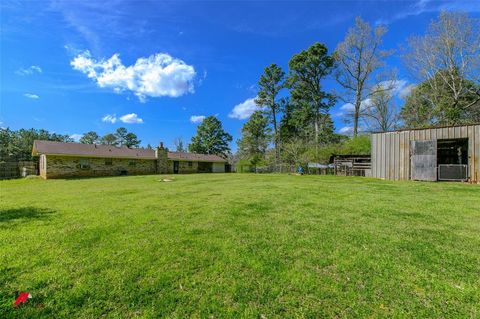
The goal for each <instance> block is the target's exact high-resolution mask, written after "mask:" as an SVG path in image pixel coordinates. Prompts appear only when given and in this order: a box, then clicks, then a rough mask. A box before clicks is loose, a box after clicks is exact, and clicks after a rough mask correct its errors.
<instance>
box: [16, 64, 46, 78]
mask: <svg viewBox="0 0 480 319" xmlns="http://www.w3.org/2000/svg"><path fill="white" fill-rule="evenodd" d="M34 73H42V68H41V67H39V66H38V65H31V66H29V67H28V68H20V69H18V70H17V71H15V74H18V75H22V76H25V75H32V74H34Z"/></svg>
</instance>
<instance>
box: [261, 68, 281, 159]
mask: <svg viewBox="0 0 480 319" xmlns="http://www.w3.org/2000/svg"><path fill="white" fill-rule="evenodd" d="M258 86H259V91H258V96H257V98H256V99H255V103H256V104H257V105H259V106H261V107H265V108H266V112H267V114H268V115H269V119H270V122H271V123H272V126H273V145H274V148H275V159H276V160H277V161H278V159H279V148H278V143H279V137H280V135H279V132H278V125H277V115H278V113H279V112H280V103H279V101H277V96H278V93H279V92H280V90H282V89H283V88H284V87H285V72H283V70H282V69H281V68H280V67H279V66H278V65H276V64H271V65H269V66H268V67H266V68H265V70H264V71H263V74H262V75H261V76H260V80H259V81H258Z"/></svg>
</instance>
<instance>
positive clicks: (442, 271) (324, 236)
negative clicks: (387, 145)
mask: <svg viewBox="0 0 480 319" xmlns="http://www.w3.org/2000/svg"><path fill="white" fill-rule="evenodd" d="M160 179H161V177H160V176H155V175H152V176H132V177H118V178H117V177H115V178H95V179H77V180H48V181H44V180H37V179H30V180H11V181H2V182H0V191H1V193H0V195H1V202H0V318H10V317H14V318H15V317H16V318H39V317H41V318H42V317H43V318H61V317H64V318H99V317H102V316H105V317H107V318H135V317H142V318H150V317H169V318H185V317H199V318H204V317H212V318H225V317H228V318H238V317H245V318H263V317H265V318H275V317H276V318H293V317H309V318H322V317H348V318H358V317H405V318H414V317H416V318H419V317H431V318H479V317H480V187H479V186H478V185H468V184H457V183H418V182H387V181H380V180H373V179H365V178H344V177H334V176H293V175H249V174H204V175H179V176H176V177H175V180H174V181H173V182H161V181H160ZM16 291H28V292H30V293H31V294H32V295H33V298H32V299H31V300H29V301H28V302H27V304H25V305H24V306H23V307H21V308H17V309H14V308H13V307H12V304H13V301H14V298H15V292H16Z"/></svg>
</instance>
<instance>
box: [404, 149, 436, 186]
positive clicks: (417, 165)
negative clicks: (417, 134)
mask: <svg viewBox="0 0 480 319" xmlns="http://www.w3.org/2000/svg"><path fill="white" fill-rule="evenodd" d="M410 168H411V176H410V177H411V179H413V180H417V181H436V180H437V141H436V140H428V141H410Z"/></svg>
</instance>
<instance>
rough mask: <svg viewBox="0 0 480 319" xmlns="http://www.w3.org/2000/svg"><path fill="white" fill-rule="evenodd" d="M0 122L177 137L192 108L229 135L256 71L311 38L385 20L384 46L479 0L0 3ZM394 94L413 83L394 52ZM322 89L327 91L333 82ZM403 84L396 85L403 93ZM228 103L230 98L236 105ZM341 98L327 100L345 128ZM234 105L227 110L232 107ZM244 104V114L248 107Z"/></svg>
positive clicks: (188, 129) (194, 119)
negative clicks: (356, 22) (359, 19)
mask: <svg viewBox="0 0 480 319" xmlns="http://www.w3.org/2000/svg"><path fill="white" fill-rule="evenodd" d="M0 5H1V29H0V35H1V56H0V59H1V68H0V72H1V87H0V99H1V100H0V107H1V109H0V122H1V124H0V125H1V126H2V127H10V128H12V129H19V128H31V127H34V128H45V129H48V130H50V131H54V132H57V133H62V134H69V135H72V136H78V134H82V133H84V132H87V131H90V130H94V131H97V132H98V133H99V134H102V135H103V134H105V133H108V132H112V131H114V130H115V129H116V128H118V127H120V126H124V127H126V128H127V129H128V130H129V131H133V132H135V133H136V134H137V135H138V136H139V138H140V139H141V140H142V145H146V144H147V143H150V144H152V145H158V143H159V141H164V142H165V143H166V145H167V146H170V147H172V146H173V139H174V138H176V137H182V138H183V139H184V141H186V142H188V141H189V140H190V138H191V136H192V135H194V134H195V130H196V127H197V125H198V123H199V122H201V119H202V117H203V116H208V115H216V116H217V117H218V118H219V119H220V120H221V121H222V123H223V125H224V128H225V129H226V130H227V131H228V132H229V133H230V134H232V135H233V136H234V142H233V143H232V148H233V149H235V148H236V146H235V141H236V140H237V139H238V137H239V135H240V129H241V127H242V125H243V124H244V123H245V121H246V120H247V118H248V114H249V113H250V112H251V109H252V107H253V103H252V102H253V100H252V99H253V98H254V97H255V96H256V83H257V80H258V78H259V76H260V74H261V73H262V71H263V68H264V67H265V66H267V65H269V64H271V63H277V64H279V65H280V66H282V67H283V68H284V69H285V70H287V65H288V60H289V59H290V57H291V56H292V55H293V54H295V53H298V52H299V51H301V50H303V49H306V48H307V47H309V46H310V45H311V44H313V43H314V42H321V43H324V44H325V45H327V47H328V48H329V49H330V50H331V51H333V50H334V49H335V47H336V45H337V43H338V42H340V41H341V40H342V39H343V37H344V36H345V33H346V31H347V29H348V28H349V27H351V26H352V25H353V23H354V18H355V16H361V17H362V18H363V19H365V20H367V21H368V22H370V23H372V24H379V23H382V24H386V25H387V26H388V28H389V32H388V33H387V34H386V36H385V38H384V48H386V49H396V50H398V49H399V48H400V47H401V46H402V45H403V44H404V43H405V40H406V38H407V37H408V36H409V35H414V34H417V35H419V34H423V33H424V32H425V30H426V28H427V25H428V24H429V22H430V21H431V20H432V19H434V18H435V17H437V16H438V13H439V12H440V11H441V10H456V11H466V12H469V13H470V14H471V16H474V17H479V16H480V1H477V0H472V1H433V0H430V1H429V0H419V1H310V2H299V1H296V2H288V1H280V2H275V1H265V2H255V1H244V2H236V1H209V2H202V1H163V2H161V1H118V0H117V1H75V0H63V1H9V0H4V1H2V3H1V4H0ZM387 62H388V65H389V66H390V67H396V68H398V70H399V78H400V80H401V81H402V82H401V88H399V90H398V95H399V100H400V102H399V103H401V95H402V94H403V93H405V92H406V90H407V89H408V86H409V85H411V84H414V81H413V80H412V79H411V77H410V76H409V74H408V73H406V71H405V70H404V67H403V66H402V64H401V60H400V58H399V57H398V54H396V55H394V56H392V57H391V58H389V60H388V61H387ZM325 88H326V89H335V88H336V84H335V83H334V81H332V80H328V81H326V82H325ZM402 92H403V93H402ZM236 106H237V107H236ZM342 106H343V103H342V102H338V103H337V105H336V106H335V107H334V108H333V109H332V111H331V113H332V115H333V117H334V121H335V127H336V129H337V131H342V132H344V131H346V130H347V127H348V124H346V123H345V121H344V117H343V116H342V114H343V110H344V109H345V107H344V108H343V109H342ZM235 107H236V108H235ZM249 110H250V112H249Z"/></svg>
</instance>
